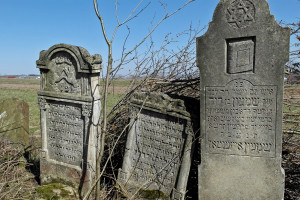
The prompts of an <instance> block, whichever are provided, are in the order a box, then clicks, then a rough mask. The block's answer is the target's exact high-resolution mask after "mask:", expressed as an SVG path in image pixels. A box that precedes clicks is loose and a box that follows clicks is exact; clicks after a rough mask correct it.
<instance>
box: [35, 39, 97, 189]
mask: <svg viewBox="0 0 300 200" xmlns="http://www.w3.org/2000/svg"><path fill="white" fill-rule="evenodd" d="M101 62H102V59H101V56H100V55H98V54H96V55H93V56H90V54H89V53H88V52H87V50H85V49H84V48H82V47H77V46H72V45H67V44H57V45H54V46H52V47H51V48H50V49H49V50H47V51H41V53H40V58H39V60H37V67H38V68H39V69H40V72H41V90H40V91H39V92H38V98H39V99H38V100H39V107H40V111H41V134H42V152H41V161H40V166H41V167H40V168H41V170H40V171H41V182H42V183H47V182H51V181H53V180H55V179H64V180H67V181H69V182H72V183H73V184H75V185H78V184H79V187H80V188H83V189H84V190H86V189H87V188H88V187H89V186H90V184H91V181H92V179H93V176H94V171H95V165H96V152H97V149H98V148H99V146H98V143H97V134H99V132H98V131H99V130H100V128H99V116H100V94H99V73H100V70H101Z"/></svg>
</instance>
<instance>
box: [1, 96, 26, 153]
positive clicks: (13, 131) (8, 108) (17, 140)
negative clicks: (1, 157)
mask: <svg viewBox="0 0 300 200" xmlns="http://www.w3.org/2000/svg"><path fill="white" fill-rule="evenodd" d="M0 140H2V141H5V142H8V143H13V144H15V145H14V146H19V147H26V146H28V145H29V106H28V104H27V103H26V102H25V101H23V100H22V99H17V98H12V99H6V100H3V101H1V102H0Z"/></svg>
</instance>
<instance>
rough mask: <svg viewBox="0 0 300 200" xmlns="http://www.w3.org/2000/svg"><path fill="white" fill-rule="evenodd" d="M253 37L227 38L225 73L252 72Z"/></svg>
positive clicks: (253, 56)
mask: <svg viewBox="0 0 300 200" xmlns="http://www.w3.org/2000/svg"><path fill="white" fill-rule="evenodd" d="M254 52H255V38H239V39H231V40H227V73H229V74H237V73H245V72H252V73H253V72H254V58H255V55H254Z"/></svg>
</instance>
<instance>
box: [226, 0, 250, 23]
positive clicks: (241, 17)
mask: <svg viewBox="0 0 300 200" xmlns="http://www.w3.org/2000/svg"><path fill="white" fill-rule="evenodd" d="M226 18H227V22H228V23H229V25H230V26H232V27H234V28H244V27H246V26H249V25H250V24H251V23H253V22H254V21H255V6H254V4H253V3H252V2H251V1H250V0H234V1H232V3H231V4H230V6H229V7H228V9H227V13H226Z"/></svg>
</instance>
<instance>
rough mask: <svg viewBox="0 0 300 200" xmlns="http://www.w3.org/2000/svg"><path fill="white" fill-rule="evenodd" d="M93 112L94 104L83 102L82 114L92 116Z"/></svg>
mask: <svg viewBox="0 0 300 200" xmlns="http://www.w3.org/2000/svg"><path fill="white" fill-rule="evenodd" d="M91 114H92V105H90V104H83V105H82V115H83V116H85V117H90V116H91Z"/></svg>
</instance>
